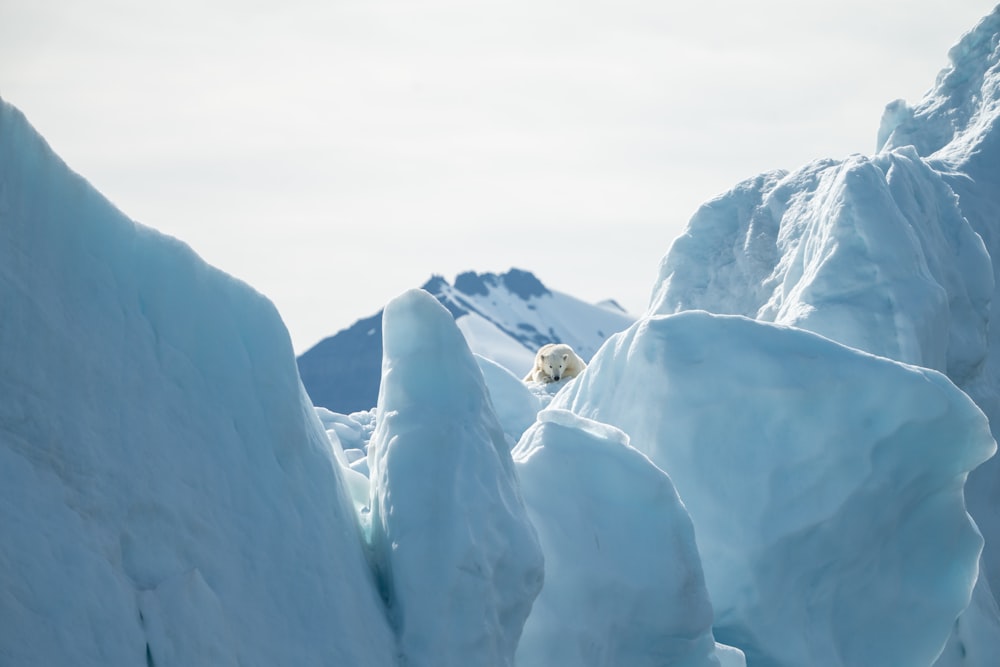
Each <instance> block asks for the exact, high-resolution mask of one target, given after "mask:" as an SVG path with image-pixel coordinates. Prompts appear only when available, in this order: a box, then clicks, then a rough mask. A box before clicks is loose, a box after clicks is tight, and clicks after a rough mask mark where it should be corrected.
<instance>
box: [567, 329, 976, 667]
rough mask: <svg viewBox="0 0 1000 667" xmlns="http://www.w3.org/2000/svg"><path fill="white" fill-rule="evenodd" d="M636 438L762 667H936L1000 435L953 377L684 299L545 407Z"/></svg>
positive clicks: (964, 582)
mask: <svg viewBox="0 0 1000 667" xmlns="http://www.w3.org/2000/svg"><path fill="white" fill-rule="evenodd" d="M553 408H561V409H565V410H569V411H571V412H573V413H575V414H577V415H580V416H581V417H585V418H589V419H595V420H599V421H602V422H605V423H607V424H610V425H613V426H615V427H617V428H619V429H621V430H622V431H624V432H626V433H628V435H629V437H630V439H631V443H632V445H633V446H634V447H636V448H637V449H639V450H640V451H642V452H643V453H645V454H646V455H647V456H649V458H650V459H651V460H652V461H653V463H655V464H656V465H657V466H659V467H660V468H661V469H662V470H663V471H665V472H666V473H667V474H669V476H670V478H671V479H672V480H673V482H674V484H675V485H676V488H677V491H678V493H679V495H680V498H681V500H682V501H683V503H684V506H685V507H686V508H687V510H688V511H689V512H690V515H691V519H692V521H693V523H694V531H695V534H696V536H697V545H698V552H699V553H700V554H701V561H702V565H703V568H704V574H705V582H706V587H707V589H708V593H709V597H710V599H711V603H712V605H713V607H714V609H715V622H714V631H715V636H716V638H717V639H719V641H721V642H723V643H725V644H729V645H732V646H736V647H738V648H740V649H742V650H743V651H744V652H745V653H746V656H747V661H748V664H751V665H782V666H785V665H787V666H789V667H791V666H793V665H810V666H812V667H823V666H827V665H829V666H838V667H847V666H850V665H861V664H879V665H930V664H933V662H934V660H935V659H936V658H937V656H938V655H939V654H940V653H941V651H942V649H943V647H944V645H945V643H946V641H947V640H948V638H949V635H950V634H951V631H952V626H953V625H954V622H955V619H956V618H957V617H958V616H959V614H960V613H961V612H962V611H963V610H964V609H965V608H966V606H967V605H968V604H969V600H970V597H971V595H972V590H973V586H974V585H975V583H976V578H977V575H978V559H979V554H980V551H981V548H982V538H981V536H980V534H979V532H978V531H977V529H976V526H975V524H974V523H973V522H972V520H971V519H970V517H969V516H968V514H967V513H966V510H965V502H964V497H963V485H964V482H965V479H966V475H967V474H968V472H969V471H970V470H972V469H974V468H975V467H976V466H977V465H979V464H980V463H982V462H983V461H985V460H986V459H987V458H989V457H990V456H991V455H992V454H993V453H994V451H995V449H996V445H995V442H994V440H993V438H992V436H991V435H990V432H989V426H988V423H987V421H986V418H985V416H984V415H983V413H982V412H981V411H980V410H979V408H978V407H976V405H975V404H974V403H973V402H972V401H971V400H970V399H969V397H968V396H966V395H965V394H964V393H963V392H961V391H960V390H959V389H957V388H956V387H955V386H954V385H953V384H952V383H951V382H950V381H949V380H948V379H947V378H946V377H945V376H944V375H942V374H940V373H938V372H936V371H932V370H929V369H924V368H919V367H915V366H909V365H904V364H901V363H898V362H895V361H891V360H889V359H885V358H882V357H877V356H873V355H870V354H867V353H863V352H860V351H858V350H855V349H853V348H849V347H846V346H843V345H841V344H839V343H836V342H834V341H831V340H829V339H827V338H823V337H821V336H819V335H816V334H813V333H811V332H807V331H804V330H801V329H797V328H792V327H787V326H779V325H775V324H767V323H761V322H757V321H754V320H751V319H749V318H745V317H742V316H731V315H713V314H709V313H706V312H700V311H690V312H684V313H680V314H676V315H669V316H658V315H654V316H650V317H647V318H645V319H643V320H640V321H639V322H638V323H636V324H635V325H633V327H631V328H630V329H629V330H627V331H626V332H623V333H621V334H617V336H615V337H613V338H612V339H611V340H610V341H609V343H608V344H607V345H606V346H605V347H603V348H602V349H601V350H600V351H599V352H598V353H597V355H596V356H595V357H594V359H593V361H592V362H591V364H590V366H589V367H588V368H587V370H586V371H584V373H583V374H581V375H580V376H579V377H577V378H576V380H575V381H574V382H573V383H572V384H570V385H568V386H567V387H566V388H565V389H563V390H562V391H560V393H559V394H557V395H556V396H555V397H554V398H553V400H552V403H551V404H550V409H553Z"/></svg>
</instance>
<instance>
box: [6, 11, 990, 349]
mask: <svg viewBox="0 0 1000 667" xmlns="http://www.w3.org/2000/svg"><path fill="white" fill-rule="evenodd" d="M993 6H994V3H993V2H987V1H979V0H949V1H948V2H945V1H944V0H940V1H935V2H921V1H919V0H917V1H912V0H911V1H903V0H882V1H881V2H871V0H868V1H866V2H861V1H855V0H849V1H846V2H840V3H830V2H802V1H796V2H793V1H792V0H760V1H759V2H756V3H744V2H719V1H712V0H702V1H701V2H691V3H683V5H682V4H681V3H671V2H668V1H666V0H660V1H658V2H653V1H650V0H576V1H575V2H570V1H568V0H532V1H531V2H528V1H525V0H503V1H500V0H489V1H476V0H453V1H447V0H427V1H422V0H407V1H398V2H391V1H387V0H328V1H326V2H304V1H302V0H284V1H283V2H274V1H263V0H240V1H239V2H237V1H235V0H198V1H193V0H174V1H173V2H170V3H140V2H133V1H132V0H90V1H88V2H86V3H83V2H66V1H65V0H59V1H56V0H0V96H2V97H3V98H4V99H5V100H6V101H8V102H10V103H11V104H13V105H15V106H17V107H18V108H20V109H21V110H22V111H23V112H24V113H25V114H26V115H27V116H28V119H29V120H30V121H31V122H32V124H33V125H34V126H35V127H36V128H37V129H38V130H39V132H41V134H42V135H43V136H44V137H45V138H46V139H47V140H48V141H49V143H50V144H51V145H52V147H53V148H54V149H55V151H56V152H57V153H58V154H59V155H60V156H61V157H62V158H63V159H64V160H66V162H67V163H68V164H69V165H70V167H72V168H73V169H74V170H76V171H77V172H79V173H81V174H82V175H83V176H84V177H86V178H87V179H88V180H89V181H90V182H91V183H93V184H94V186H95V187H97V189H99V190H100V191H101V192H103V193H104V194H105V195H106V196H107V197H108V198H109V199H110V200H111V201H112V202H114V203H115V204H116V205H117V206H118V207H119V208H121V209H122V210H123V211H124V212H125V213H127V214H128V215H129V216H131V217H132V218H134V219H136V220H138V221H139V222H141V223H143V224H146V225H149V226H151V227H155V228H157V229H159V230H161V231H163V232H165V233H167V234H170V235H172V236H176V237H178V238H180V239H182V240H183V241H185V242H187V243H188V244H190V245H191V246H192V247H194V249H195V250H196V251H197V252H198V253H199V254H201V255H202V257H204V258H205V259H206V260H207V261H209V262H210V263H212V264H214V265H216V266H218V267H219V268H221V269H223V270H225V271H227V272H229V273H231V274H233V275H235V276H236V277H238V278H241V279H243V280H244V281H246V282H248V283H250V284H251V285H252V286H254V287H255V288H256V289H257V290H259V291H260V292H262V293H264V294H265V295H267V296H268V297H270V298H271V299H272V300H273V301H274V302H275V304H276V305H277V306H278V309H279V310H280V311H281V314H282V316H283V318H284V320H285V323H286V325H287V326H288V328H289V330H290V332H291V335H292V339H293V342H294V344H295V348H296V351H297V352H299V353H301V352H303V351H305V349H307V348H308V347H309V346H311V345H313V344H314V343H316V342H318V341H319V340H320V339H321V338H323V337H325V336H327V335H331V334H333V333H336V332H337V331H338V330H340V329H342V328H344V327H346V326H349V325H350V324H351V323H352V322H354V321H355V320H357V319H359V318H362V317H367V316H369V315H372V314H373V313H375V312H376V311H377V310H378V309H379V308H381V307H382V306H383V305H384V304H385V302H386V301H387V300H388V299H391V298H392V297H394V296H396V295H397V294H399V293H401V292H402V291H404V290H406V289H408V288H410V287H417V286H419V285H421V284H423V283H424V282H425V281H426V280H427V279H428V278H429V277H430V276H431V275H432V274H440V275H443V276H444V277H445V278H446V279H448V280H449V281H451V280H453V279H454V277H455V275H456V274H457V273H460V272H462V271H467V270H475V271H480V272H482V271H494V272H502V271H506V270H507V269H509V268H511V267H518V268H522V269H527V270H530V271H532V272H534V273H535V274H536V275H537V276H538V277H539V278H540V279H541V280H542V281H543V282H544V283H546V284H547V285H548V286H549V287H550V288H552V289H556V290H560V291H563V292H567V293H570V294H572V295H574V296H578V297H580V298H583V299H586V300H591V301H597V300H601V299H605V298H615V299H617V300H618V301H619V302H620V303H621V304H622V305H623V306H625V307H626V308H627V309H629V310H631V311H633V312H635V313H640V312H641V311H642V310H643V309H644V308H645V306H646V304H647V299H648V297H649V294H650V290H651V288H652V285H653V280H654V279H655V277H656V270H657V264H658V262H659V260H660V258H661V257H662V256H663V254H664V253H665V252H666V251H667V249H668V247H669V245H670V242H671V240H672V239H673V238H674V237H675V236H677V234H679V233H680V232H681V231H682V230H683V228H684V226H685V224H686V223H687V221H688V219H689V218H690V217H691V215H692V213H694V211H695V210H696V209H697V207H698V206H699V205H700V204H701V203H703V202H704V201H706V200H708V199H710V198H711V197H713V196H715V195H716V194H719V193H721V192H724V191H725V190H728V189H729V188H731V187H732V186H733V185H735V184H736V183H737V182H738V181H740V180H742V179H744V178H747V177H750V176H753V175H755V174H757V173H759V172H761V171H765V170H770V169H775V168H784V169H793V168H795V167H798V166H800V165H801V164H803V163H805V162H807V161H809V160H812V159H815V158H821V157H835V158H839V157H844V156H846V155H848V154H851V153H872V152H873V151H874V150H875V136H876V132H877V130H878V125H879V119H880V117H881V113H882V109H883V107H884V106H885V104H886V103H888V102H890V101H891V100H894V99H896V98H905V99H906V100H907V101H909V102H911V103H914V102H916V101H918V100H919V99H920V97H921V96H922V95H923V94H924V93H925V92H926V91H927V90H928V89H929V88H930V87H931V86H932V85H933V83H934V78H935V76H936V75H937V73H938V71H939V70H940V69H942V68H943V67H945V66H946V65H947V63H948V59H947V52H948V49H949V48H950V47H951V46H952V45H953V44H955V43H956V42H957V41H958V39H959V37H960V36H961V35H962V34H963V33H964V32H966V31H968V30H969V29H971V28H972V27H973V26H974V25H975V24H976V23H977V22H978V20H979V19H980V18H981V17H982V16H985V15H986V14H988V13H989V12H990V11H991V10H992V9H993ZM0 159H2V156H0Z"/></svg>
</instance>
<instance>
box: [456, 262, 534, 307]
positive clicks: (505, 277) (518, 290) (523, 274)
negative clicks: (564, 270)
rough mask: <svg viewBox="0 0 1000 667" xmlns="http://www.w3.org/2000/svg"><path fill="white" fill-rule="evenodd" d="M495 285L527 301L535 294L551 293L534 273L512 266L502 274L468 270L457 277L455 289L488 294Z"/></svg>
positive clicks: (467, 292)
mask: <svg viewBox="0 0 1000 667" xmlns="http://www.w3.org/2000/svg"><path fill="white" fill-rule="evenodd" d="M494 287H503V288H504V289H506V290H507V291H508V292H510V293H511V294H513V295H515V296H517V297H520V298H521V299H524V300H525V301H527V300H528V299H529V298H531V297H533V296H545V295H546V294H551V292H550V291H549V290H548V288H547V287H545V285H543V284H542V281H540V280H539V279H538V278H536V277H535V275H534V274H533V273H531V272H530V271H524V270H521V269H514V268H512V269H510V270H509V271H507V273H503V274H500V275H497V274H495V273H476V272H475V271H466V272H464V273H460V274H458V276H456V277H455V289H457V290H458V291H459V292H462V293H463V294H466V295H468V296H476V295H482V296H486V295H487V294H489V293H490V288H494Z"/></svg>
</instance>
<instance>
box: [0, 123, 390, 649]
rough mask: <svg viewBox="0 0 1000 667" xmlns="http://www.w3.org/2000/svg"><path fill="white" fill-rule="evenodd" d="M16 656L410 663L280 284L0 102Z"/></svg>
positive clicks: (1, 457)
mask: <svg viewBox="0 0 1000 667" xmlns="http://www.w3.org/2000/svg"><path fill="white" fill-rule="evenodd" d="M0 307H2V316H0V397H2V398H0V535H3V539H2V540H0V582H2V589H3V594H2V595H0V619H2V622H0V663H2V664H11V665H27V664H44V665H70V664H72V665H95V666H97V665H100V666H101V667H107V666H115V665H130V666H131V665H141V664H145V665H170V664H217V665H236V664H239V665H244V666H250V665H305V664H352V665H373V666H375V665H394V664H396V650H395V641H394V639H393V636H392V633H391V631H390V630H389V626H388V623H387V622H386V619H385V611H384V608H383V605H382V603H381V600H380V599H379V597H378V595H377V592H376V589H375V587H374V585H373V577H372V574H371V571H370V568H369V565H368V563H367V561H366V559H365V556H364V553H363V550H362V547H361V541H360V539H359V529H358V526H357V523H356V520H355V516H354V513H353V510H352V508H351V506H350V503H349V501H348V500H347V499H346V497H345V495H344V493H343V492H342V482H341V478H340V473H339V470H338V466H337V464H336V462H335V461H334V459H333V457H332V454H331V452H330V448H329V444H328V442H327V440H326V437H325V435H324V433H323V431H322V427H321V426H320V424H319V422H318V421H317V419H316V417H315V414H314V413H313V411H312V408H311V406H310V404H309V403H308V400H307V399H306V398H305V396H304V392H303V390H302V388H301V385H300V383H299V380H298V375H297V373H296V368H295V360H294V356H293V353H292V348H291V344H290V342H289V338H288V335H287V332H286V331H285V328H284V326H283V325H282V323H281V320H280V319H279V317H278V315H277V313H276V311H275V309H274V308H273V306H272V305H271V304H270V303H269V302H268V301H267V300H266V299H264V298H263V297H261V296H260V295H259V294H257V293H255V292H254V291H253V290H251V289H250V288H248V287H247V286H246V285H244V284H242V283H240V282H238V281H236V280H234V279H232V278H230V277H228V276H226V275H224V274H222V273H221V272H219V271H216V270H214V269H212V268H211V267H209V266H207V265H206V264H205V263H204V262H202V261H201V260H200V259H199V258H198V257H197V256H196V255H195V254H194V253H193V252H192V251H191V250H190V249H189V248H188V247H186V246H185V245H183V244H182V243H180V242H178V241H176V240H174V239H171V238H168V237H165V236H162V235H160V234H158V233H156V232H154V231H152V230H150V229H147V228H145V227H142V226H141V225H138V224H136V223H134V222H132V221H131V220H129V219H127V218H126V217H125V216H124V215H122V214H121V213H120V212H119V211H117V210H116V209H115V208H114V207H113V206H112V205H111V204H110V203H108V202H107V201H106V200H105V199H104V198H103V197H102V196H101V195H99V194H98V193H97V192H96V191H95V190H94V189H93V188H91V187H90V185H89V184H88V183H87V182H86V181H84V180H83V179H82V178H80V177H79V176H77V175H75V174H74V173H72V172H71V171H70V170H69V169H68V168H67V167H66V166H65V165H64V164H63V163H62V162H61V161H60V160H59V159H58V158H57V157H56V156H55V155H54V154H53V153H52V151H51V150H50V149H49V147H48V146H47V145H46V144H45V143H44V141H43V140H42V139H41V138H40V137H39V136H38V135H37V134H36V133H35V132H34V130H33V129H32V128H31V127H30V126H29V125H28V123H27V122H26V120H25V119H24V118H23V116H22V115H21V114H20V113H19V112H18V111H17V110H15V109H14V108H12V107H11V106H10V105H8V104H6V103H0Z"/></svg>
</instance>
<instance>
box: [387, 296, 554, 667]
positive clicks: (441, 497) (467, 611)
mask: <svg viewBox="0 0 1000 667" xmlns="http://www.w3.org/2000/svg"><path fill="white" fill-rule="evenodd" d="M382 324H383V330H382V340H383V349H384V357H383V362H382V384H381V389H380V392H379V401H378V411H377V424H376V427H375V433H374V436H373V438H372V441H371V443H370V445H369V449H368V465H369V468H370V470H371V524H372V529H371V533H372V538H371V539H372V550H373V552H374V556H375V559H376V564H377V570H378V572H379V575H380V583H381V586H382V589H383V594H384V596H385V598H386V601H387V604H388V608H389V613H390V618H391V620H392V622H393V624H394V627H395V629H396V632H397V635H398V637H399V642H400V647H401V651H402V653H403V654H404V655H405V656H406V664H407V665H413V666H415V667H416V666H420V665H426V666H428V667H431V666H436V667H446V666H448V665H454V666H455V667H459V666H462V667H473V666H475V665H482V666H483V667H501V666H502V665H513V660H514V651H515V649H516V648H517V642H518V639H519V637H520V635H521V630H522V627H523V625H524V621H525V619H526V618H527V617H528V613H529V612H530V610H531V605H532V602H533V601H534V599H535V597H536V596H537V595H538V591H539V590H540V589H541V587H542V580H543V576H544V566H543V559H542V552H541V549H540V547H539V546H538V540H537V537H536V535H535V530H534V528H533V527H532V524H531V522H530V521H529V520H528V517H527V513H526V511H525V508H524V504H523V502H522V500H521V495H520V490H519V487H518V484H517V479H516V476H515V473H514V464H513V461H512V459H511V455H510V450H509V446H508V444H507V441H506V440H505V438H504V434H503V431H502V429H501V427H500V423H499V422H498V421H497V418H496V415H495V414H494V411H493V408H492V405H491V403H490V400H489V393H488V391H487V389H486V385H485V383H484V381H483V375H482V372H481V371H480V370H479V366H478V365H477V364H476V361H475V359H474V357H473V355H472V352H471V350H469V347H468V345H467V344H466V343H465V339H464V338H463V337H462V334H461V332H460V331H459V330H458V327H457V326H456V324H455V322H454V320H453V318H452V316H451V314H450V313H449V312H448V311H447V310H446V309H445V308H444V307H443V306H442V305H441V304H440V303H438V301H437V300H436V299H435V298H434V297H433V296H431V295H430V294H428V293H427V292H425V291H423V290H411V291H409V292H406V293H404V294H402V295H400V296H399V297H397V298H395V299H394V300H392V301H390V302H389V304H388V305H386V308H385V312H384V314H383V319H382Z"/></svg>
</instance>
